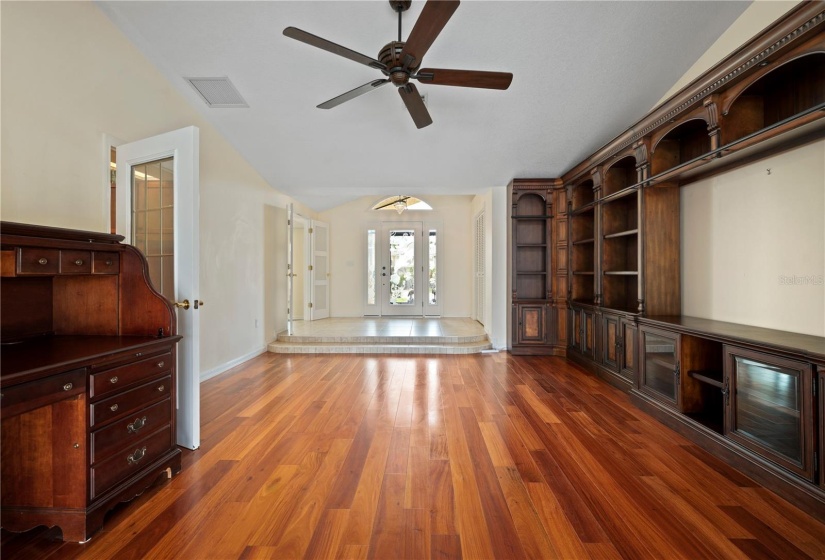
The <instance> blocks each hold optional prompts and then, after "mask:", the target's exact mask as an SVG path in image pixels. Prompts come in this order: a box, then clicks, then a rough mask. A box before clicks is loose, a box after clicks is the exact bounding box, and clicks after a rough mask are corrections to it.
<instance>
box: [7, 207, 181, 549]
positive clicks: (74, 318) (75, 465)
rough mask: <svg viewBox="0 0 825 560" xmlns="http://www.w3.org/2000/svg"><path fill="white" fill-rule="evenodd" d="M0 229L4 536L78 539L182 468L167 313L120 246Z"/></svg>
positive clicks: (132, 256) (45, 231) (55, 232)
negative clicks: (44, 531)
mask: <svg viewBox="0 0 825 560" xmlns="http://www.w3.org/2000/svg"><path fill="white" fill-rule="evenodd" d="M0 227H2V249H1V250H0V258H1V262H2V283H0V289H2V299H0V340H2V351H3V360H2V365H0V386H1V387H2V407H1V408H0V411H1V412H2V427H1V428H0V435H1V436H2V441H1V442H0V449H1V450H2V460H0V470H2V477H0V484H2V513H0V516H1V517H2V526H3V528H5V529H7V530H11V531H24V530H28V529H31V528H33V527H36V526H38V525H46V526H58V527H60V529H61V530H62V533H63V538H64V539H65V540H72V541H85V540H87V539H88V538H89V536H90V535H91V534H92V533H93V532H94V531H96V530H97V529H98V528H100V526H101V525H102V524H103V519H104V516H105V514H106V513H107V512H108V511H109V510H110V509H112V508H113V507H114V506H116V505H117V504H118V503H120V502H124V501H127V500H130V499H132V498H134V497H135V496H137V495H138V494H140V493H142V492H143V491H144V490H145V489H146V487H147V486H149V485H150V484H151V483H152V482H153V481H154V480H155V479H157V478H158V476H159V475H160V474H162V473H166V474H167V475H168V476H171V475H172V473H175V472H178V471H179V470H180V466H181V464H180V451H179V450H178V448H177V446H176V445H175V389H176V385H175V345H176V343H177V341H178V340H179V339H180V337H179V336H176V335H175V320H174V311H173V309H172V307H171V305H170V304H169V302H168V301H166V300H165V299H164V298H163V297H162V296H160V295H159V294H158V293H157V292H155V290H154V289H153V288H152V286H151V284H150V283H149V281H148V278H149V275H148V270H147V267H146V261H145V259H144V258H143V256H142V255H141V254H140V253H139V252H138V251H137V249H135V248H134V247H130V246H128V245H122V244H121V243H119V241H121V240H122V239H123V238H122V237H120V236H116V235H108V234H101V233H95V232H82V231H74V230H64V229H59V228H46V227H39V226H28V225H22V224H12V223H3V224H2V226H0Z"/></svg>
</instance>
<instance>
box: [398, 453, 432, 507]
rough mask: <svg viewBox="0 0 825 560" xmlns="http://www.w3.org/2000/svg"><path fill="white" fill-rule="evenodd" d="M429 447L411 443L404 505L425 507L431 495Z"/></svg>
mask: <svg viewBox="0 0 825 560" xmlns="http://www.w3.org/2000/svg"><path fill="white" fill-rule="evenodd" d="M411 440H412V438H411ZM429 454H430V453H429V449H428V448H427V447H421V446H413V445H410V449H409V461H408V463H407V487H406V491H405V494H404V507H405V508H407V509H425V508H426V507H427V504H428V501H429V495H430V459H429Z"/></svg>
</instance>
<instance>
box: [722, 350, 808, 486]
mask: <svg viewBox="0 0 825 560" xmlns="http://www.w3.org/2000/svg"><path fill="white" fill-rule="evenodd" d="M725 363H726V367H727V370H728V371H727V376H728V380H729V383H730V385H731V394H730V399H729V404H728V414H727V420H728V424H727V429H726V435H727V436H728V437H730V438H731V439H734V440H736V441H737V442H739V443H740V444H742V445H744V446H746V447H748V448H749V449H751V450H752V451H755V452H757V453H759V454H760V455H762V456H763V457H766V458H768V459H770V460H772V461H774V462H776V463H779V464H780V465H782V466H784V467H785V468H787V469H789V470H792V471H794V472H796V473H797V474H799V475H802V476H805V477H806V478H808V479H809V480H811V479H812V477H813V468H812V456H811V455H812V446H813V441H812V439H811V437H812V434H811V428H810V426H811V424H812V422H811V418H812V416H811V411H812V408H813V402H812V400H813V394H812V388H811V383H812V371H811V366H810V365H809V364H805V363H802V362H795V361H793V360H786V359H784V358H779V357H777V356H771V355H769V354H761V353H759V352H751V351H749V350H744V349H740V348H733V347H726V349H725Z"/></svg>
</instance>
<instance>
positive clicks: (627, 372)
mask: <svg viewBox="0 0 825 560" xmlns="http://www.w3.org/2000/svg"><path fill="white" fill-rule="evenodd" d="M638 332H639V329H638V328H637V327H636V323H635V322H634V321H632V320H630V319H626V318H622V319H621V320H620V321H619V343H620V346H619V358H620V362H619V365H620V368H619V375H621V376H622V377H624V378H625V379H627V380H628V381H631V382H632V381H634V380H635V379H636V373H637V371H638V369H639V357H638V354H639V346H638V344H637V342H638V340H637V339H638Z"/></svg>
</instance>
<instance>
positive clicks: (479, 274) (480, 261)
mask: <svg viewBox="0 0 825 560" xmlns="http://www.w3.org/2000/svg"><path fill="white" fill-rule="evenodd" d="M474 242H475V243H474V244H475V247H474V249H475V258H474V259H473V260H474V265H475V278H474V280H475V283H474V290H475V319H476V321H478V322H479V323H481V324H482V325H483V324H485V323H484V321H485V318H484V307H485V301H486V297H485V295H486V294H485V290H486V281H485V280H486V278H485V270H486V268H485V262H484V261H485V258H484V251H485V246H486V242H485V230H484V212H481V213H479V214H478V215H477V216H476V219H475V239H474Z"/></svg>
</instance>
